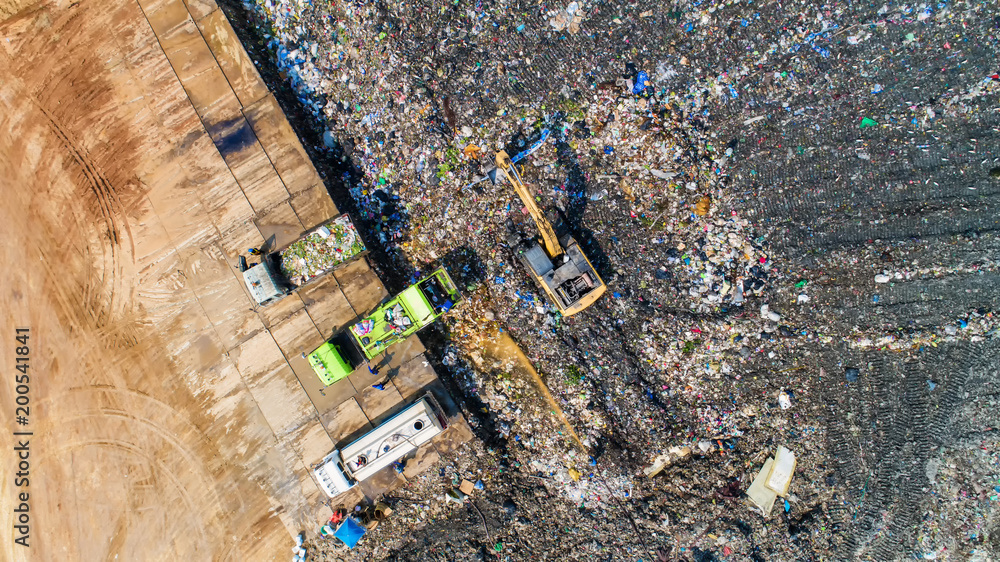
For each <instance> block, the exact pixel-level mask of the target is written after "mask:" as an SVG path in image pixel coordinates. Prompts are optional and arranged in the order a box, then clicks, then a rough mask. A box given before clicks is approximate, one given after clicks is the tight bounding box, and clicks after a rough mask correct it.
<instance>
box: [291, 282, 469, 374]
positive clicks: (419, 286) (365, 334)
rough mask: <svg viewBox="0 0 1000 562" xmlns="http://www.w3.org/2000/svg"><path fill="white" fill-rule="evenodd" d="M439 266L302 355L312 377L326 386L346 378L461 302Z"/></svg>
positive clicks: (453, 285) (458, 294)
mask: <svg viewBox="0 0 1000 562" xmlns="http://www.w3.org/2000/svg"><path fill="white" fill-rule="evenodd" d="M461 298H462V295H461V294H460V293H459V292H458V289H457V288H456V287H455V283H454V281H452V280H451V277H450V276H449V275H448V272H447V271H446V270H445V269H444V268H443V267H442V268H439V269H438V270H436V271H434V272H433V273H431V274H430V275H428V276H427V277H424V278H423V279H421V280H420V281H418V282H416V283H415V284H413V285H411V286H409V287H407V288H406V289H404V290H403V292H401V293H399V294H398V295H396V296H395V297H393V298H391V299H389V300H388V301H386V302H385V303H383V304H382V305H380V306H379V307H378V308H376V309H375V310H374V311H373V312H372V313H371V314H369V315H368V316H366V317H365V318H363V319H361V320H360V321H359V322H357V323H355V324H353V325H352V326H350V327H349V328H348V329H347V330H345V332H346V333H344V332H342V333H340V334H338V335H336V336H334V337H333V339H331V340H330V341H328V342H326V343H324V344H323V345H321V346H319V347H318V348H317V349H316V350H315V351H313V352H312V353H310V354H309V355H307V356H306V358H307V359H308V360H309V364H310V365H311V366H312V368H313V371H315V372H316V376H318V377H319V379H320V380H321V381H323V384H325V385H327V386H329V385H331V384H333V383H335V382H337V381H339V380H341V379H344V378H347V377H348V376H350V374H351V373H353V372H354V370H355V369H357V368H358V367H359V366H360V364H361V363H363V362H365V361H367V360H369V359H374V358H375V357H376V356H377V355H379V354H380V353H382V352H383V351H385V350H386V349H388V348H389V347H391V346H392V345H393V344H395V343H398V342H401V341H403V340H405V339H406V338H408V337H410V336H411V335H412V334H415V333H417V332H418V331H419V330H420V329H422V328H424V327H426V326H428V325H430V324H431V323H432V322H434V321H435V320H437V319H438V318H439V317H440V316H441V315H443V314H444V313H445V312H448V311H449V310H451V308H452V307H453V306H455V305H456V304H458V303H459V302H460V301H461Z"/></svg>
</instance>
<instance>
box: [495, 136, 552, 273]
mask: <svg viewBox="0 0 1000 562" xmlns="http://www.w3.org/2000/svg"><path fill="white" fill-rule="evenodd" d="M496 162H497V169H498V170H500V171H501V172H503V175H504V176H506V177H507V181H509V182H510V184H511V185H513V186H514V191H516V192H517V196H518V197H520V198H521V201H522V202H523V203H524V206H525V207H527V209H528V214H530V215H531V218H532V220H534V221H535V226H537V227H538V232H539V233H541V235H542V245H543V246H544V247H545V253H547V254H548V255H549V258H550V259H551V258H555V257H556V256H558V255H560V254H562V253H563V249H562V246H560V245H559V239H558V238H557V237H556V231H555V230H554V229H553V228H552V224H551V223H549V221H548V219H546V218H545V215H543V214H542V211H541V210H539V208H538V205H536V204H535V198H534V197H532V196H531V194H530V193H528V188H527V186H525V185H524V183H522V182H521V175H520V174H518V173H517V169H516V168H515V167H514V164H513V162H511V161H510V156H508V155H507V153H506V152H504V151H503V150H501V151H500V152H498V153H497V160H496Z"/></svg>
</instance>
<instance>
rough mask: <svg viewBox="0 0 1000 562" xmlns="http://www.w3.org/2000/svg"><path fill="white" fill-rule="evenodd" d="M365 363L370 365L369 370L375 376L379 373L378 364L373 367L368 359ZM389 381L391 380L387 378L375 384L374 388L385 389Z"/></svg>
mask: <svg viewBox="0 0 1000 562" xmlns="http://www.w3.org/2000/svg"><path fill="white" fill-rule="evenodd" d="M365 363H366V364H367V365H368V372H369V373H371V374H372V375H373V376H377V375H378V365H376V366H374V367H373V366H372V364H371V363H368V362H367V361H366V362H365ZM387 382H389V381H388V380H385V381H383V382H380V383H376V384H373V385H372V388H374V389H375V390H385V383H387Z"/></svg>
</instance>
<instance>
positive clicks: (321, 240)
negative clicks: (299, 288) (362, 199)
mask: <svg viewBox="0 0 1000 562" xmlns="http://www.w3.org/2000/svg"><path fill="white" fill-rule="evenodd" d="M364 251H365V244H364V242H362V240H361V237H360V236H359V235H358V232H357V230H356V229H355V228H354V223H352V222H351V220H350V219H349V218H347V215H343V216H340V217H337V218H336V219H334V220H332V221H330V222H328V223H327V224H325V225H323V226H320V227H319V228H317V229H316V230H314V231H313V232H312V233H310V234H308V235H306V236H304V237H302V238H300V239H298V240H296V241H295V242H292V243H291V244H290V245H289V246H288V247H286V248H285V249H284V250H281V252H280V260H281V261H280V263H281V272H282V274H283V275H285V278H286V279H289V280H290V281H291V282H292V283H293V284H294V285H301V284H303V283H305V282H307V281H309V280H310V279H312V278H313V277H316V276H317V275H320V274H322V273H325V272H327V271H329V270H331V269H333V268H334V267H336V266H338V265H340V264H342V263H344V262H346V261H347V260H350V259H351V258H353V257H355V256H357V255H358V254H360V253H361V252H364Z"/></svg>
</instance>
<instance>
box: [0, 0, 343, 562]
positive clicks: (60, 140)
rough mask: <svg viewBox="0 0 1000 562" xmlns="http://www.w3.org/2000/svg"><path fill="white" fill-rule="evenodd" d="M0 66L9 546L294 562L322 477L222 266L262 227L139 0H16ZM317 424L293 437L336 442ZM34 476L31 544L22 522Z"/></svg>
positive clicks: (5, 545) (4, 472) (4, 7)
mask: <svg viewBox="0 0 1000 562" xmlns="http://www.w3.org/2000/svg"><path fill="white" fill-rule="evenodd" d="M0 76H2V77H3V78H2V79H0V182H2V183H0V185H2V186H3V189H2V194H3V204H0V225H2V226H0V236H2V240H3V242H2V243H0V260H2V263H4V264H7V268H6V269H7V273H6V275H5V279H4V281H3V282H2V283H0V310H2V313H0V318H2V321H0V339H2V340H3V343H2V344H0V364H2V365H3V368H2V372H3V373H4V377H3V383H2V384H0V403H2V404H3V407H2V408H0V425H2V426H3V428H4V431H2V432H0V448H2V449H3V451H4V453H3V455H0V457H2V458H3V459H5V460H4V462H3V463H0V479H2V481H3V492H2V494H0V513H2V514H3V515H2V517H0V519H2V521H0V522H2V524H3V528H4V531H3V533H2V536H3V540H0V559H3V560H11V561H15V560H208V559H213V560H264V559H272V558H280V559H284V558H285V557H286V556H289V554H288V553H290V551H291V547H292V545H293V541H292V539H291V534H290V533H289V531H290V530H292V529H293V528H294V527H295V525H297V524H299V523H301V521H299V520H296V519H295V517H300V516H301V515H300V514H301V513H307V512H308V509H306V508H308V505H307V504H308V502H307V500H306V499H304V498H306V497H310V496H309V495H310V494H314V493H315V489H314V487H313V488H310V486H312V483H311V481H310V480H309V478H308V476H307V472H306V471H305V464H304V462H308V461H303V458H304V454H303V453H302V450H304V449H306V448H307V447H305V446H303V447H302V448H296V446H295V443H292V444H291V445H289V444H288V443H286V442H285V441H282V440H280V439H279V440H278V441H277V442H276V437H275V431H279V430H281V428H280V427H272V422H273V420H272V419H271V418H269V417H268V416H269V415H270V411H265V409H264V408H263V406H262V405H261V404H258V401H257V398H256V397H255V395H254V392H255V390H254V389H253V388H251V387H252V386H253V384H252V381H251V382H248V381H247V380H246V379H243V378H242V377H241V376H240V373H239V372H238V369H240V370H245V368H246V366H247V365H251V366H253V364H254V363H255V362H256V361H257V359H258V358H257V357H256V356H254V355H253V353H252V352H255V351H256V350H255V349H252V348H248V346H247V345H246V344H245V343H246V342H247V341H249V340H250V339H251V336H253V335H254V334H260V333H263V334H265V335H267V332H262V328H263V326H262V325H261V320H260V319H259V318H258V316H257V315H256V314H255V313H254V312H253V311H252V310H250V309H249V306H250V301H249V300H248V299H246V297H245V295H244V294H242V293H241V291H240V286H239V283H238V278H237V277H236V276H235V275H234V274H233V272H232V270H231V267H227V265H228V264H230V263H232V258H233V256H235V255H236V253H237V252H238V251H239V249H240V248H246V247H250V246H255V245H257V244H259V243H260V242H259V239H260V234H259V231H258V230H257V229H256V228H255V226H254V224H253V223H251V222H250V221H249V219H248V217H249V216H251V213H252V210H251V209H250V205H249V204H248V203H247V201H246V199H245V198H242V195H241V196H240V197H233V198H229V199H225V198H222V197H217V196H216V195H218V193H219V192H220V191H221V190H223V189H224V188H225V189H229V191H230V192H232V193H236V194H240V192H239V189H238V188H236V187H235V185H236V184H235V181H234V180H233V177H232V174H231V173H230V171H229V169H228V168H227V167H226V163H225V162H224V161H223V159H222V157H221V156H220V154H219V152H218V151H215V150H214V149H213V148H212V142H211V139H210V137H209V134H208V133H207V132H206V130H205V128H204V126H203V124H202V121H201V120H200V119H199V116H198V114H196V112H195V108H194V107H193V106H192V101H191V100H189V98H188V96H186V95H185V91H184V89H183V88H182V87H181V85H180V84H179V83H178V79H177V76H176V75H175V74H174V70H173V69H172V68H171V66H170V65H169V63H168V62H167V60H166V59H165V57H164V52H163V50H162V49H161V47H160V44H159V42H158V41H157V37H156V36H155V35H154V33H153V30H152V29H151V28H150V26H149V24H148V23H147V21H146V19H145V17H144V15H143V9H142V8H141V7H140V5H139V4H138V3H136V2H132V1H124V0H123V1H115V2H86V1H85V2H73V3H70V2H59V1H54V2H40V3H30V2H20V1H18V0H14V1H13V2H10V1H7V0H4V1H3V2H0ZM210 196H211V197H210ZM220 201H221V202H220ZM19 327H20V328H23V327H27V328H30V339H29V347H30V355H29V357H30V368H29V374H30V384H29V386H30V393H29V397H30V406H29V407H30V416H29V423H28V424H27V425H24V426H18V425H15V419H14V398H15V383H14V377H13V373H15V371H14V364H15V356H16V350H15V347H16V346H17V345H20V344H18V343H17V342H15V340H14V337H15V329H16V328H19ZM241 345H242V346H241ZM274 349H277V347H274ZM278 358H279V359H280V358H281V354H280V353H278ZM262 368H263V367H262ZM287 384H290V385H292V386H289V388H290V389H291V391H292V392H296V393H299V394H301V395H300V396H298V395H297V399H298V400H300V401H305V403H306V404H308V400H307V399H306V398H305V395H304V393H301V392H300V389H299V387H298V382H297V381H295V378H294V377H291V382H290V383H287ZM279 390H280V389H279ZM265 392H270V393H271V394H272V395H273V394H274V391H273V389H268V390H265ZM258 396H259V392H258ZM271 406H274V404H271ZM285 411H286V412H287V411H290V412H291V413H290V414H287V415H289V416H292V415H293V414H295V415H297V414H298V412H297V411H295V410H285ZM310 415H314V414H310ZM299 421H300V420H297V419H294V420H292V421H291V422H290V424H292V423H298V422H299ZM310 427H312V428H318V431H316V432H314V433H317V434H318V435H319V436H320V437H322V439H320V438H319V437H317V436H312V435H310V436H307V437H298V436H297V437H295V438H296V439H299V441H303V442H304V441H307V440H308V439H312V441H311V442H310V443H313V444H315V448H316V449H317V450H320V449H328V448H329V445H324V444H323V443H322V441H323V440H324V439H328V437H327V436H326V434H325V432H324V430H323V428H322V426H320V425H319V424H318V423H316V424H314V425H312V426H310ZM18 430H22V431H23V430H27V431H31V432H32V433H33V435H32V436H30V438H29V439H30V479H29V482H30V483H29V484H28V486H27V487H26V488H16V489H15V487H14V485H13V483H14V474H13V472H14V470H16V467H15V465H14V464H13V462H7V460H8V459H11V458H12V457H11V453H10V452H9V451H11V450H12V448H13V447H14V445H15V442H14V436H13V435H12V431H18ZM19 438H20V437H19ZM327 442H328V441H327ZM25 491H27V492H28V493H29V494H30V510H31V511H30V534H29V543H30V547H29V548H23V547H22V546H20V545H17V544H15V543H14V542H13V540H14V538H15V537H16V536H17V535H16V534H15V533H14V532H13V531H12V525H13V524H14V518H13V507H14V500H15V497H16V493H18V492H25ZM290 498H292V499H296V498H297V501H299V502H300V504H302V505H298V506H296V505H291V502H292V500H291V499H290ZM303 505H305V508H303V509H299V511H298V512H295V513H292V512H293V511H295V509H298V508H301V507H302V506H303Z"/></svg>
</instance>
